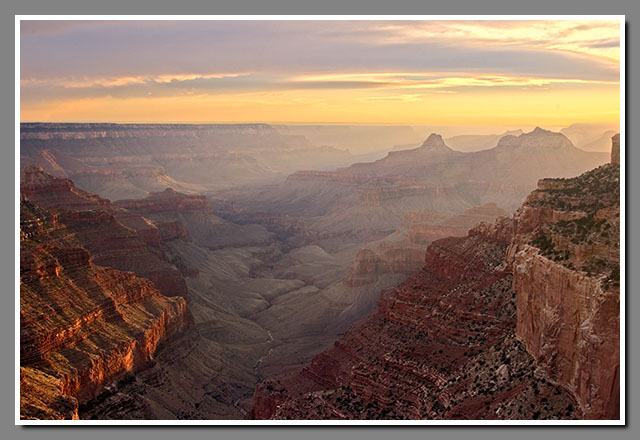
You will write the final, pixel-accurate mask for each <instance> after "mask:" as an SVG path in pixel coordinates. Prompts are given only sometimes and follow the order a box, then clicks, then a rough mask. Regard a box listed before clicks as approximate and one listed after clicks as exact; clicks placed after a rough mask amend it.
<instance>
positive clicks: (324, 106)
mask: <svg viewBox="0 0 640 440" xmlns="http://www.w3.org/2000/svg"><path fill="white" fill-rule="evenodd" d="M619 33H620V29H619V24H618V23H617V22H615V21H588V20H582V21H562V20H560V21H175V22H172V21H141V22H138V21H93V22H87V21H77V22H76V21H51V22H48V21H39V22H22V24H21V54H20V64H21V72H20V78H21V99H22V107H23V114H24V115H31V116H30V117H35V118H38V117H37V115H38V111H39V110H38V109H44V108H47V109H48V110H47V112H48V113H47V114H46V115H47V117H49V118H55V116H54V115H55V114H56V112H58V114H62V113H59V111H58V110H56V109H57V108H58V109H62V108H64V109H65V110H64V111H65V113H64V117H65V118H69V117H70V116H69V115H71V114H73V112H76V113H77V114H81V115H88V114H96V115H97V114H100V109H101V108H103V107H101V105H103V106H106V107H104V108H107V107H108V108H110V109H112V111H114V112H115V111H121V112H122V111H123V108H124V106H123V102H124V101H123V100H125V99H126V100H127V106H128V107H127V108H128V109H133V108H135V109H138V110H140V111H142V110H141V109H143V108H144V105H143V103H145V102H146V103H147V110H146V111H148V112H149V114H154V115H158V114H162V115H164V114H165V113H162V112H161V107H162V106H166V112H167V114H169V112H171V111H172V110H171V109H174V108H176V105H177V104H176V103H178V102H179V103H180V105H181V106H184V108H188V104H187V103H188V102H191V103H192V104H193V105H194V106H195V107H197V108H198V109H199V111H200V112H206V111H209V112H211V114H212V115H213V114H216V115H222V114H225V113H224V112H222V108H223V107H222V106H224V108H226V109H240V108H242V111H240V110H238V115H244V114H249V113H252V114H256V115H258V114H259V111H264V112H267V113H269V114H272V113H273V112H274V111H279V106H281V107H283V108H284V107H286V108H288V109H290V111H291V112H292V114H294V115H296V116H298V115H299V116H300V117H301V118H303V117H306V118H308V120H311V119H309V118H318V117H320V118H322V120H328V118H327V117H324V116H322V114H323V113H322V112H337V113H336V114H338V113H339V114H343V115H345V116H344V117H345V118H347V117H348V118H349V119H348V120H354V117H355V116H354V115H356V114H357V115H362V117H364V115H365V114H367V115H369V116H368V117H373V116H372V113H370V111H372V110H373V109H376V111H382V112H383V113H385V114H386V113H388V111H387V110H381V109H382V106H386V107H385V108H392V107H393V108H395V109H396V111H398V110H399V108H400V107H402V106H404V107H403V108H407V109H408V108H411V113H412V114H420V113H421V108H420V105H427V104H428V103H429V102H431V101H433V99H434V97H435V96H438V95H440V98H443V99H444V98H445V97H446V98H450V99H453V98H455V102H456V104H457V106H458V108H459V107H460V106H467V107H468V108H481V107H482V105H481V104H480V103H479V102H480V100H479V97H481V96H482V97H483V98H484V99H485V101H486V100H490V99H493V97H494V96H496V95H497V94H501V93H502V94H506V93H511V92H512V91H514V90H519V91H523V92H526V93H528V94H526V95H519V96H520V98H519V99H529V98H526V97H530V98H531V99H533V97H534V96H535V102H536V106H539V108H545V109H547V110H545V111H551V109H554V110H553V111H558V112H560V111H564V112H565V114H567V113H566V109H565V110H560V109H562V108H563V105H564V104H563V105H560V104H558V100H562V99H563V98H560V97H561V96H564V97H565V98H564V99H569V98H568V96H569V95H571V98H570V99H573V100H574V101H576V96H577V95H575V92H576V91H580V92H581V93H583V95H584V98H581V100H580V103H581V104H580V105H581V106H580V108H578V109H577V110H572V111H573V112H574V113H572V114H579V113H580V112H583V113H585V114H587V113H588V112H590V111H591V115H592V116H590V117H595V116H593V115H596V114H600V113H601V111H600V109H598V108H597V107H598V106H602V105H603V104H602V103H603V102H604V101H606V102H607V106H608V107H607V108H608V110H607V112H608V113H607V114H613V113H612V112H614V111H616V110H615V106H616V102H617V100H618V88H619V74H620V70H619V59H620V51H619V38H620V35H619ZM489 94H491V95H489ZM596 95H597V96H596ZM504 96H506V95H504ZM605 96H606V98H605ZM589 97H592V98H593V99H592V102H593V104H592V107H589V102H590V101H589ZM505 99H506V98H505ZM541 100H547V101H548V102H547V104H546V105H544V106H543V105H541ZM134 101H135V103H136V105H135V106H134V105H133V102H134ZM452 102H453V101H452ZM576 102H577V101H576ZM63 103H66V104H63ZM252 105H253V107H251V106H252ZM439 105H441V103H440V104H439ZM360 106H364V107H360ZM521 107H522V108H523V110H520V111H524V107H523V106H521ZM356 109H357V110H356ZM60 111H61V110H60ZM183 111H184V110H183ZM483 111H486V110H483ZM91 112H94V113H91ZM184 113H185V114H187V112H186V111H184ZM399 114H400V113H399ZM459 114H460V112H459V110H458V111H456V112H452V113H451V115H450V117H452V118H454V117H456V115H459ZM34 115H35V116H34ZM304 115H307V116H304ZM318 115H320V116H318ZM425 115H426V113H425ZM432 116H433V115H432ZM59 117H62V116H59ZM237 117H241V116H237ZM424 117H427V116H424ZM487 117H488V116H487ZM496 117H497V116H496ZM134 119H136V120H142V119H144V118H142V117H139V118H134ZM258 119H259V118H258ZM287 120H292V119H291V118H290V117H289V118H288V119H287ZM316 120H317V119H316Z"/></svg>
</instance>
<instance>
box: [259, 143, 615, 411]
mask: <svg viewBox="0 0 640 440" xmlns="http://www.w3.org/2000/svg"><path fill="white" fill-rule="evenodd" d="M613 141H614V148H615V142H617V138H615V139H614V140H613ZM619 190H620V180H619V166H618V164H617V163H615V162H613V163H611V164H607V165H603V166H600V167H598V168H596V169H594V170H592V171H589V172H587V173H584V174H582V175H580V176H578V177H575V178H570V179H543V180H541V181H540V182H539V183H538V189H537V190H536V191H534V192H533V193H531V194H530V195H529V196H528V197H527V199H526V200H525V202H524V204H523V206H522V208H521V209H519V210H518V211H517V212H516V214H515V215H514V217H512V218H509V217H502V218H500V219H498V220H497V221H496V222H495V223H493V224H490V223H482V224H480V225H479V226H477V227H475V228H473V229H471V230H470V231H469V233H468V234H467V236H466V237H461V238H453V237H452V238H444V239H441V240H437V241H435V242H433V243H432V244H431V245H430V246H429V248H428V250H427V252H426V257H425V263H424V266H423V267H422V269H420V270H419V271H417V272H416V273H414V274H413V275H411V276H410V277H409V278H407V279H406V280H405V281H404V282H403V283H401V284H400V285H398V286H397V287H395V288H392V289H388V290H385V291H384V292H383V293H382V294H381V296H380V299H379V300H378V302H377V305H376V309H375V311H374V312H372V313H370V314H368V315H367V316H366V317H365V318H364V319H362V320H360V321H358V322H356V323H355V324H353V325H352V326H351V327H350V328H349V329H348V331H347V332H346V334H345V335H344V336H343V337H342V338H340V339H338V340H337V341H336V342H335V343H334V346H333V347H332V348H330V349H329V350H326V351H324V352H322V353H320V354H319V355H317V356H316V357H314V359H313V360H312V362H311V363H310V364H309V365H307V366H306V367H305V368H303V369H302V370H301V371H299V372H297V373H295V374H291V375H284V376H280V377H277V378H273V379H270V380H267V381H264V382H262V383H261V384H259V385H258V386H257V387H256V390H255V393H254V399H253V408H252V412H251V416H252V417H253V418H256V419H269V418H271V419H282V420H287V419H338V420H340V419H484V420H486V419H512V418H517V419H541V418H542V419H576V418H587V419H617V418H619V416H620V401H619V397H620V378H619V374H620V364H619V363H620V352H619V350H620V343H619V335H620V333H619V331H620V329H619V316H620V308H619V307H620V306H619V301H620V290H619V257H620V247H619V229H618V228H619V206H620V192H619Z"/></svg>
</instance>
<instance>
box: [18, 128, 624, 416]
mask: <svg viewBox="0 0 640 440" xmlns="http://www.w3.org/2000/svg"><path fill="white" fill-rule="evenodd" d="M291 133H297V132H296V131H295V130H290V131H287V130H283V129H282V128H279V129H278V127H271V126H268V125H266V124H256V125H246V126H245V125H230V126H224V125H220V126H189V125H184V126H172V125H150V126H145V125H142V124H140V125H128V126H119V125H117V124H111V125H104V126H102V125H101V124H69V125H66V124H24V127H23V129H22V133H21V135H22V140H21V155H22V157H21V168H22V171H21V181H20V193H21V196H20V197H21V199H20V208H21V216H20V222H21V223H20V258H21V283H20V300H21V304H20V307H21V310H20V316H21V320H20V335H21V360H20V366H21V368H20V370H21V375H20V385H21V417H22V418H54V419H64V418H86V419H123V418H124V419H241V418H256V419H266V418H276V419H318V418H320V419H360V418H375V419H385V418H389V419H411V418H415V419H423V418H427V419H458V418H465V419H480V418H482V419H492V418H495V419H509V418H513V419H565V418H570V419H574V418H600V419H603V418H606V419H615V418H618V417H619V405H620V402H619V400H616V398H619V386H620V384H619V380H620V379H619V375H620V371H619V356H620V354H619V332H620V329H619V297H620V290H619V278H616V274H619V264H620V253H619V252H620V247H619V246H620V244H619V233H620V232H619V215H620V211H619V210H620V205H619V202H620V193H619V189H620V180H619V152H618V153H617V154H616V152H615V145H616V144H615V142H617V138H614V149H613V151H612V154H611V155H609V154H607V153H592V152H585V151H583V150H580V149H578V148H576V147H574V146H573V144H572V143H571V141H569V140H568V139H567V138H566V137H565V136H563V135H562V134H560V133H554V132H550V131H546V130H542V129H540V128H536V129H535V130H533V131H531V132H529V133H515V134H517V135H514V134H506V135H505V136H503V137H501V138H500V139H499V140H498V141H497V145H496V146H495V147H494V148H489V149H484V150H482V151H473V152H460V151H455V150H453V149H451V148H449V147H448V146H447V144H446V142H445V141H444V140H443V139H442V137H441V136H438V135H436V134H432V135H430V136H429V137H428V138H427V139H426V141H425V142H424V143H423V144H422V145H421V146H420V147H418V148H415V149H409V150H397V151H390V152H389V153H388V154H387V155H386V156H385V157H383V158H382V159H379V160H377V161H374V162H366V163H356V164H349V159H348V158H347V154H346V153H345V152H344V151H343V150H340V149H337V148H333V147H317V146H315V145H313V144H312V143H311V142H310V141H308V140H307V139H305V138H304V136H301V135H299V134H291ZM618 142H619V141H618ZM233 145H243V146H244V147H243V148H244V150H243V152H232V151H231V150H232V146H233ZM618 145H619V144H618ZM618 148H619V147H618ZM618 151H619V150H618ZM123 153H126V154H123ZM609 161H611V163H610V164H605V163H606V162H609ZM314 163H315V164H318V167H317V168H315V169H314V170H312V171H311V170H307V171H304V170H303V171H301V170H300V169H301V168H305V167H304V166H300V165H301V164H304V165H306V164H314ZM603 164H605V165H603ZM323 168H324V169H323ZM589 170H591V171H589ZM550 176H553V177H554V179H545V177H550ZM576 176H577V177H576ZM539 179H542V180H539ZM536 185H537V187H538V189H535V187H536ZM534 189H535V190H534ZM532 190H534V191H533V192H531V191H532ZM110 199H111V200H110ZM514 210H516V213H515V215H514V216H513V217H509V214H510V213H511V212H513V211H514ZM618 277H619V275H618ZM176 390H180V391H179V392H177V391H176Z"/></svg>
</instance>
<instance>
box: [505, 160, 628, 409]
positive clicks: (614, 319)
mask: <svg viewBox="0 0 640 440" xmlns="http://www.w3.org/2000/svg"><path fill="white" fill-rule="evenodd" d="M619 185H620V182H619V174H618V167H617V166H616V165H605V166H602V167H600V168H598V169H596V170H593V171H591V172H588V173H585V174H583V175H582V176H580V177H578V178H575V179H566V180H556V181H543V182H541V185H540V186H539V189H538V190H537V191H535V192H534V193H533V194H532V195H531V196H530V197H529V198H528V199H527V201H525V206H524V208H523V209H522V210H521V211H520V212H519V213H518V215H517V216H516V219H515V221H516V228H517V230H518V231H519V235H518V236H516V239H515V240H514V241H513V243H512V244H511V246H510V248H509V251H508V253H507V259H508V261H509V262H510V264H511V265H512V266H513V274H514V275H513V276H514V290H515V291H516V292H517V296H516V306H517V311H518V324H517V328H516V333H517V335H518V337H519V338H520V339H521V340H522V341H523V342H524V343H525V345H526V346H527V350H528V351H529V352H530V353H531V354H532V355H533V356H534V357H535V359H536V362H537V364H538V365H539V366H540V368H541V369H542V370H543V371H544V374H545V375H546V376H547V377H549V379H551V380H552V381H554V382H556V383H560V384H562V385H564V386H567V387H568V388H569V389H570V390H571V391H572V392H573V394H574V395H575V396H576V398H577V400H578V402H579V404H580V406H581V408H582V409H583V411H584V414H585V417H586V418H594V419H617V418H619V417H620V400H619V399H620V339H619V338H620V328H619V319H620V304H619V302H620V287H619V261H620V242H619V240H620V239H619V222H620V213H619V197H620V195H619Z"/></svg>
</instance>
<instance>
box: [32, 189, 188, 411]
mask: <svg viewBox="0 0 640 440" xmlns="http://www.w3.org/2000/svg"><path fill="white" fill-rule="evenodd" d="M77 245H78V242H77V238H76V234H74V233H73V232H72V229H67V227H66V225H65V223H64V219H59V218H57V217H56V215H55V214H52V213H50V212H47V210H45V209H43V208H41V207H38V206H37V205H35V204H33V203H32V202H30V201H28V200H27V199H26V198H23V199H22V200H21V242H20V365H21V417H22V418H77V417H78V404H82V403H83V402H87V401H89V400H91V399H93V398H95V397H96V396H97V395H98V394H99V392H100V391H101V389H102V388H103V387H104V386H105V385H108V384H110V383H112V382H115V381H118V380H119V379H120V378H121V377H123V376H124V375H125V374H126V373H127V372H135V371H139V370H141V369H143V368H144V367H145V365H146V363H147V362H148V361H149V360H151V359H152V358H153V356H154V353H155V351H156V349H157V347H158V345H159V344H160V343H162V342H163V341H166V340H167V339H169V338H171V337H172V335H175V334H177V333H179V332H181V331H182V330H183V329H185V328H186V327H187V326H189V325H190V322H191V321H190V317H189V314H188V312H187V305H186V302H185V300H184V299H183V298H180V297H171V298H169V297H166V296H164V295H162V294H161V293H160V292H159V291H158V290H157V289H156V288H155V286H154V284H153V283H152V282H151V281H149V280H146V279H144V278H138V277H137V276H136V275H134V274H133V273H131V272H121V271H118V270H114V269H111V268H106V267H101V266H98V265H96V264H95V263H94V262H93V259H92V256H91V254H90V253H89V252H88V251H87V250H85V249H84V248H81V247H77Z"/></svg>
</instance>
